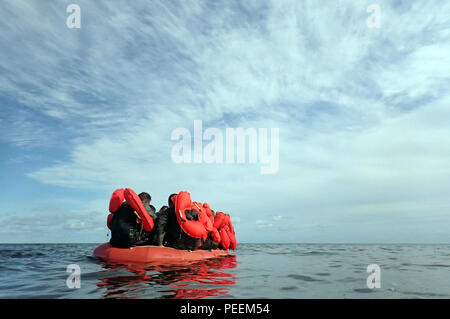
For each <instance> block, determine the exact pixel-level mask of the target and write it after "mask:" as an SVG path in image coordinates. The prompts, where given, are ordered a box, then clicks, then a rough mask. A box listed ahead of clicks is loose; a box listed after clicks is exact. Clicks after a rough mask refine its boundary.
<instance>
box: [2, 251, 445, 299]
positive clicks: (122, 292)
mask: <svg viewBox="0 0 450 319" xmlns="http://www.w3.org/2000/svg"><path fill="white" fill-rule="evenodd" d="M96 246H98V244H0V298H89V299H97V298H277V299H280V298H283V299H284V298H449V297H450V245H402V244H395V245H393V244H387V245H378V244H377V245H346V244H240V245H239V247H238V249H237V250H236V251H234V252H233V256H231V257H225V258H221V259H214V260H207V261H202V262H197V263H192V264H189V265H178V266H174V265H172V266H167V265H166V266H165V265H151V266H150V265H145V264H142V265H111V264H106V263H104V262H101V261H99V260H97V259H96V258H94V257H92V252H93V250H94V248H95V247H96ZM69 264H77V265H78V266H79V267H80V270H81V277H80V288H69V287H68V286H67V284H66V280H67V278H68V276H69V275H70V273H69V272H67V266H68V265H69ZM370 264H377V265H378V266H379V267H380V288H373V289H369V288H368V286H367V278H368V276H370V275H371V273H368V272H367V266H368V265H370Z"/></svg>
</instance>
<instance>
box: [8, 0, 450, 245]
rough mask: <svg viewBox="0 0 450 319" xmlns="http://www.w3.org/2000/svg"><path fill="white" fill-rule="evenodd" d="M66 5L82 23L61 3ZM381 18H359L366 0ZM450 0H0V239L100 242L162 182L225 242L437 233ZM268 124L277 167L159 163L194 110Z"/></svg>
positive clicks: (229, 121) (447, 124)
mask: <svg viewBox="0 0 450 319" xmlns="http://www.w3.org/2000/svg"><path fill="white" fill-rule="evenodd" d="M69 3H76V4H78V5H79V6H80V8H81V29H69V28H67V26H66V18H67V16H68V13H66V7H67V5H68V4H69ZM373 3H375V4H378V5H379V6H380V9H381V25H380V28H368V27H367V25H366V20H367V18H368V17H369V15H370V13H368V12H366V9H367V7H368V6H369V5H370V4H373ZM449 12H450V4H449V3H444V2H442V1H427V2H425V1H360V2H358V3H356V2H355V1H278V0H277V1H275V0H274V1H266V0H264V1H242V2H241V1H230V0H227V1H214V2H211V1H132V2H128V1H127V2H125V1H73V2H68V3H65V2H61V1H36V0H34V1H33V0H27V1H20V0H16V1H3V2H2V4H1V10H0V46H1V50H0V108H1V112H0V150H1V153H0V154H1V155H0V156H1V157H0V158H1V166H0V179H1V181H2V185H3V187H2V191H1V193H0V223H1V225H2V227H1V229H0V242H102V241H105V240H106V234H107V229H106V226H105V224H106V217H107V207H108V201H109V197H110V195H111V193H112V191H113V190H114V189H116V188H119V187H131V188H133V189H134V190H136V191H137V192H141V191H147V192H149V193H151V194H152V196H153V204H154V205H155V206H157V208H159V207H160V206H161V205H163V204H165V202H166V200H167V196H168V195H169V194H170V193H172V192H177V191H180V190H187V191H189V192H191V195H192V198H193V199H194V200H197V201H201V202H204V201H207V202H208V203H210V205H211V206H212V208H213V209H216V210H222V211H224V212H227V213H229V214H230V215H231V216H232V220H233V222H234V224H235V226H236V231H237V238H238V240H239V241H241V242H354V243H367V242H426V243H433V242H449V238H450V237H449V236H450V235H449V234H450V196H449V195H448V194H449V192H450V165H449V163H450V116H449V115H450V94H449V92H450V90H449V89H448V88H449V87H450V17H449V15H448V13H449ZM194 120H202V121H203V126H204V127H205V128H206V127H216V128H218V129H220V130H223V131H225V129H226V128H227V127H242V128H279V132H280V151H279V158H280V164H279V170H278V172H277V173H276V174H272V175H261V174H260V171H259V165H255V164H175V163H173V162H172V161H171V157H170V154H171V149H172V147H173V145H174V144H175V142H174V141H172V140H171V139H170V136H171V132H172V131H173V130H174V129H175V128H179V127H185V128H188V129H191V130H192V127H193V121H194Z"/></svg>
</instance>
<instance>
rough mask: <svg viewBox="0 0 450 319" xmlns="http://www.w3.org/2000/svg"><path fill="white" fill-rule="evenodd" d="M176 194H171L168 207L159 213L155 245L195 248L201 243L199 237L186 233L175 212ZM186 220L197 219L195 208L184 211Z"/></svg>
mask: <svg viewBox="0 0 450 319" xmlns="http://www.w3.org/2000/svg"><path fill="white" fill-rule="evenodd" d="M176 197H177V194H171V195H170V196H169V199H168V204H169V207H168V208H167V209H165V210H163V211H161V212H160V213H159V216H158V220H157V225H156V229H157V230H156V234H155V239H154V242H155V245H157V246H168V247H173V248H175V249H183V250H195V249H197V248H198V247H199V246H200V245H201V238H194V237H191V236H189V235H188V234H186V233H185V232H184V231H183V230H182V228H181V226H180V224H179V221H178V219H177V215H176V214H175V202H174V201H175V199H176ZM186 219H187V220H198V213H197V212H196V211H195V210H190V211H186Z"/></svg>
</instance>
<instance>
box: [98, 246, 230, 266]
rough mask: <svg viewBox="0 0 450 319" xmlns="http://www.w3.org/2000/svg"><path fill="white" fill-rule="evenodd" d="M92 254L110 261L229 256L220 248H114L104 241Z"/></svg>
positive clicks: (194, 258)
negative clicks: (189, 249) (190, 249)
mask: <svg viewBox="0 0 450 319" xmlns="http://www.w3.org/2000/svg"><path fill="white" fill-rule="evenodd" d="M93 255H94V256H95V257H97V258H100V259H101V260H103V261H105V262H112V263H154V262H156V263H178V262H184V261H198V260H203V259H209V258H218V257H224V256H229V255H230V253H229V252H228V251H226V250H220V249H216V250H194V251H188V250H178V249H174V248H170V247H159V246H135V247H131V248H115V247H112V246H111V245H110V244H109V243H105V244H102V245H100V246H98V247H97V248H96V249H95V250H94V254H93Z"/></svg>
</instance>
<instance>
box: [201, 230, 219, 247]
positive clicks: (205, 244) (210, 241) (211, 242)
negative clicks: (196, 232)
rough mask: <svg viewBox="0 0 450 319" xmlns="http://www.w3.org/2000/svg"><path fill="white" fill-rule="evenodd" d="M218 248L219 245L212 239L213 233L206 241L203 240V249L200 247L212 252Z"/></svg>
mask: <svg viewBox="0 0 450 319" xmlns="http://www.w3.org/2000/svg"><path fill="white" fill-rule="evenodd" d="M218 247H219V243H216V242H215V241H214V240H213V239H212V237H211V233H209V234H208V237H206V240H205V241H203V239H202V247H200V249H205V250H211V249H217V248H218Z"/></svg>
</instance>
